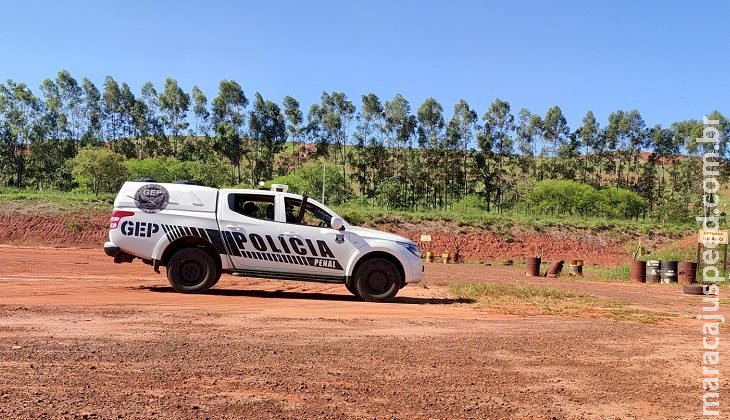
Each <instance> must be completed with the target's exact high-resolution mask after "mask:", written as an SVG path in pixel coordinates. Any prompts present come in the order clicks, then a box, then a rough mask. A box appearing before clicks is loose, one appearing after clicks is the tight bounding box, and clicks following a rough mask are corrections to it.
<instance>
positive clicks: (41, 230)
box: [0, 209, 673, 266]
mask: <svg viewBox="0 0 730 420" xmlns="http://www.w3.org/2000/svg"><path fill="white" fill-rule="evenodd" d="M31 211H32V210H30V209H28V210H25V211H23V212H16V211H11V212H3V211H0V244H4V245H30V246H52V247H79V248H101V246H102V244H103V243H104V241H105V240H106V237H107V232H108V224H109V213H103V212H98V211H94V212H78V211H77V212H60V213H44V212H41V213H39V214H33V213H32V212H31ZM369 227H373V228H376V229H379V230H384V231H388V232H392V233H396V234H398V235H402V236H405V237H407V238H410V239H413V240H415V241H417V242H418V240H419V238H420V236H421V235H422V234H429V235H431V237H432V242H430V243H424V244H422V248H423V249H424V250H430V251H432V252H433V253H434V254H435V255H437V256H440V255H441V254H442V253H443V252H450V253H452V254H453V253H454V252H458V253H459V255H460V256H461V259H462V260H463V261H467V262H488V263H494V262H498V263H499V262H502V261H504V260H508V259H511V260H523V259H524V258H526V257H529V256H534V255H536V254H538V255H542V256H543V260H548V261H552V260H557V259H562V260H566V261H569V260H573V259H582V260H584V261H585V264H599V265H609V266H610V265H619V264H622V263H624V262H627V261H629V259H630V256H629V252H628V251H627V244H629V243H630V242H632V241H635V240H638V239H639V235H638V234H637V235H636V237H631V236H632V235H630V234H624V237H623V238H621V239H611V238H610V237H609V235H605V234H601V233H594V232H591V231H582V230H577V229H570V228H552V229H551V230H550V231H549V232H544V233H535V232H530V231H527V230H525V231H518V229H515V230H513V232H511V233H510V234H509V235H505V236H506V237H504V236H500V235H498V234H495V233H493V232H491V231H489V230H486V229H482V228H473V227H459V226H458V225H457V224H455V223H450V222H434V221H430V222H424V223H422V224H413V223H391V224H387V225H382V224H381V225H372V226H369ZM627 235H628V237H627ZM614 236H615V235H614ZM642 240H643V242H644V244H647V240H646V238H642ZM671 241H673V239H671V238H660V237H657V238H654V240H653V242H651V243H650V246H651V245H653V247H659V246H661V245H663V244H666V243H669V242H671Z"/></svg>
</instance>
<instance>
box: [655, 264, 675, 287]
mask: <svg viewBox="0 0 730 420" xmlns="http://www.w3.org/2000/svg"><path fill="white" fill-rule="evenodd" d="M659 274H660V276H661V282H662V283H663V284H669V283H676V282H677V261H662V262H661V268H660V269H659Z"/></svg>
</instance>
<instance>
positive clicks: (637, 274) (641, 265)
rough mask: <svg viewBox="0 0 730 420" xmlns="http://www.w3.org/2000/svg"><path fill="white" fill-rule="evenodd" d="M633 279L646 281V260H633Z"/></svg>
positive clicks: (634, 280) (636, 281) (640, 281)
mask: <svg viewBox="0 0 730 420" xmlns="http://www.w3.org/2000/svg"><path fill="white" fill-rule="evenodd" d="M631 281H633V282H635V283H646V261H631Z"/></svg>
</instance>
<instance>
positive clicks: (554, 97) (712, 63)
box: [0, 0, 730, 129]
mask: <svg viewBox="0 0 730 420" xmlns="http://www.w3.org/2000/svg"><path fill="white" fill-rule="evenodd" d="M728 12H730V6H728V3H726V2H721V1H717V2H711V1H707V2H679V1H666V2H649V1H644V2H640V1H623V0H622V1H605V2H589V1H557V0H555V1H550V2H546V1H500V2H493V1H449V2H445V1H444V2H427V1H394V0H391V1H379V0H378V1H367V2H340V1H320V2H318V1H308V2H302V1H282V2H277V1H261V2H236V1H220V2H216V1H208V2H201V1H198V2H192V1H146V2H143V1H129V2H121V1H118V2H104V1H64V2H55V1H54V2H51V1H48V2H41V1H26V2H5V4H4V5H3V6H2V14H3V19H2V24H1V25H0V57H2V58H1V63H2V64H0V80H2V81H4V80H6V79H13V80H16V81H20V82H25V83H27V84H28V85H29V86H31V87H32V88H33V89H34V90H35V91H36V92H37V91H38V90H37V87H38V86H39V85H40V83H41V82H42V80H43V79H45V78H47V77H54V76H55V74H56V72H57V71H58V70H60V69H66V70H68V71H70V72H71V74H72V75H73V76H74V77H76V78H77V79H79V80H80V79H81V78H82V77H84V76H86V77H89V78H90V79H91V80H92V81H93V82H94V83H96V84H97V86H98V87H101V85H102V83H103V80H104V76H106V75H111V76H113V77H114V78H115V79H116V80H117V81H119V82H123V81H125V82H127V83H129V85H130V86H131V87H132V88H133V89H134V91H135V93H138V92H139V88H140V87H141V85H142V84H143V83H144V82H145V81H148V80H150V81H152V82H153V83H154V84H155V86H156V87H158V88H160V87H161V86H162V85H163V83H164V80H165V78H166V77H167V76H171V77H174V78H176V79H177V80H178V82H179V83H180V84H181V86H182V87H183V88H184V89H185V90H186V91H188V92H189V91H190V89H191V88H192V86H193V85H194V84H197V85H198V86H200V87H201V89H203V91H204V92H205V93H206V95H207V96H208V98H209V100H210V99H212V98H213V97H214V96H215V94H216V92H217V85H218V82H219V81H220V80H221V79H234V80H236V81H238V82H239V83H240V84H241V86H242V87H243V89H244V91H245V93H246V95H247V96H248V97H249V98H251V97H253V94H254V93H255V92H256V91H259V92H261V94H262V95H263V96H264V97H265V98H267V99H272V100H275V101H277V102H281V100H282V98H283V97H284V96H286V95H292V96H294V97H295V98H297V99H298V100H299V101H300V102H301V103H302V106H303V109H304V112H305V114H306V110H307V109H308V108H309V105H310V104H311V103H313V102H316V101H318V100H319V96H320V94H321V93H322V91H323V90H326V91H333V90H338V91H343V92H345V93H346V94H347V95H348V96H349V97H350V98H351V99H352V100H353V102H354V103H355V104H356V105H357V106H358V107H359V104H360V95H363V94H366V93H368V92H374V93H376V94H377V95H378V96H379V97H380V98H381V100H386V99H390V98H392V97H393V95H395V94H396V93H401V94H402V95H404V96H405V97H406V98H407V99H408V100H409V101H410V102H411V106H412V108H413V110H414V111H415V110H416V109H417V107H418V105H419V104H420V103H421V102H422V101H423V100H424V99H426V98H427V97H429V96H433V97H434V98H436V99H437V100H438V101H439V102H441V104H442V105H443V106H444V109H445V114H446V116H447V118H448V117H450V116H451V113H452V109H453V105H454V103H456V102H457V101H458V100H459V98H464V99H466V100H467V101H468V102H469V104H471V105H472V106H473V107H474V108H475V109H476V110H477V112H478V113H479V115H480V116H481V115H482V114H483V113H484V111H485V110H486V109H487V107H488V105H489V103H490V102H491V101H492V100H494V98H496V97H499V98H502V99H504V100H507V101H509V102H510V103H511V105H512V109H513V111H514V113H515V114H516V113H517V111H518V110H519V109H520V108H522V107H525V108H528V109H530V110H531V111H532V112H535V113H539V114H541V115H543V114H544V113H545V111H546V110H547V108H548V107H550V106H552V105H555V104H557V105H559V106H560V107H561V108H562V109H563V112H564V113H565V114H566V116H567V118H568V122H569V124H570V126H571V128H573V129H574V128H576V127H578V126H579V125H580V123H581V119H582V117H583V115H584V114H585V112H586V111H587V110H589V109H591V110H593V111H594V113H595V114H596V117H597V118H598V119H599V121H600V122H601V124H602V125H605V121H606V119H607V117H608V114H609V113H610V112H612V111H614V110H616V109H619V108H621V109H632V108H636V109H638V110H639V111H641V113H642V115H643V116H644V119H645V120H646V122H647V124H648V125H653V124H655V123H661V124H668V123H671V122H672V121H676V120H681V119H687V118H698V119H699V118H701V117H702V115H703V114H707V113H709V112H710V111H712V110H713V109H719V110H720V111H721V112H723V113H724V114H725V115H727V114H728V113H730V83H728V76H727V74H728V67H729V64H730V55H728V54H727V46H728V45H729V44H730V42H728V41H730V39H729V38H730V31H728V30H727V29H726V28H725V29H723V26H724V24H725V22H726V21H727V17H728Z"/></svg>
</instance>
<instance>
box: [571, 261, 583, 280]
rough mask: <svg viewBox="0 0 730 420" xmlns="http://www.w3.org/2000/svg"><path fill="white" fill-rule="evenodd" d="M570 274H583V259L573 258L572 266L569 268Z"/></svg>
mask: <svg viewBox="0 0 730 420" xmlns="http://www.w3.org/2000/svg"><path fill="white" fill-rule="evenodd" d="M568 274H570V275H571V276H582V275H583V260H571V261H570V267H569V268H568Z"/></svg>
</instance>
